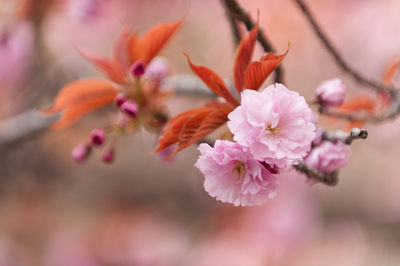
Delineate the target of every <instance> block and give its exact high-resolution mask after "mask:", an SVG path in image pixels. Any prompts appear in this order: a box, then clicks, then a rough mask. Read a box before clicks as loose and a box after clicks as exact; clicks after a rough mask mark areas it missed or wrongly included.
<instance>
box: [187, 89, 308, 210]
mask: <svg viewBox="0 0 400 266" xmlns="http://www.w3.org/2000/svg"><path fill="white" fill-rule="evenodd" d="M228 118H229V121H228V127H229V129H230V130H231V132H232V134H233V140H234V141H236V143H235V142H229V141H220V140H217V141H216V143H215V146H214V147H213V148H212V147H210V146H208V145H207V144H201V145H200V146H199V150H200V153H201V155H200V157H199V159H198V160H197V162H196V164H195V166H196V167H197V168H199V169H200V171H201V172H202V173H203V174H204V176H205V182H204V187H205V190H206V191H207V192H208V193H209V194H210V195H211V196H213V197H215V198H216V199H217V200H220V201H222V202H228V203H232V204H234V205H235V206H238V205H241V206H252V205H261V204H263V203H264V202H265V201H267V200H268V199H269V198H271V197H273V196H274V195H275V194H276V184H277V174H279V172H280V170H282V169H285V168H287V167H289V166H292V165H294V164H296V163H298V161H300V160H302V159H303V157H304V156H305V155H307V153H308V152H309V150H310V148H311V143H312V141H313V139H314V137H315V125H314V123H313V122H312V120H313V115H312V111H311V109H310V107H309V106H308V104H307V103H306V101H305V99H304V97H302V96H300V95H299V94H298V93H297V92H294V91H291V90H289V89H287V88H286V87H285V86H284V85H282V84H275V85H270V86H268V87H267V88H265V89H264V90H262V91H255V90H244V91H243V92H242V94H241V104H240V105H239V106H238V107H236V109H235V110H233V111H232V112H231V113H230V114H229V115H228Z"/></svg>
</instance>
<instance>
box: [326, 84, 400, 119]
mask: <svg viewBox="0 0 400 266" xmlns="http://www.w3.org/2000/svg"><path fill="white" fill-rule="evenodd" d="M399 92H400V91H396V92H395V93H394V94H393V96H392V99H391V102H390V104H389V106H388V107H387V109H386V110H385V111H384V112H383V113H379V114H376V115H369V114H367V113H351V114H347V113H342V112H338V111H335V110H332V109H326V108H320V109H319V113H320V114H322V115H326V116H332V117H336V118H340V119H345V120H349V121H364V122H369V123H380V122H384V121H387V120H390V119H394V118H396V117H397V116H398V115H399V114H400V93H399Z"/></svg>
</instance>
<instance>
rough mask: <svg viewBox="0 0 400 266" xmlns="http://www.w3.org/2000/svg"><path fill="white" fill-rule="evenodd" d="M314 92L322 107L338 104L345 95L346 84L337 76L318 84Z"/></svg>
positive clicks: (342, 100)
mask: <svg viewBox="0 0 400 266" xmlns="http://www.w3.org/2000/svg"><path fill="white" fill-rule="evenodd" d="M316 94H317V101H318V102H319V104H321V105H322V106H323V107H335V106H339V105H341V104H342V103H343V102H344V99H345V97H346V86H345V85H344V83H343V82H342V80H341V79H339V78H335V79H331V80H327V81H324V82H322V83H321V84H320V85H319V86H318V88H317V90H316Z"/></svg>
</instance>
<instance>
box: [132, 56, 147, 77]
mask: <svg viewBox="0 0 400 266" xmlns="http://www.w3.org/2000/svg"><path fill="white" fill-rule="evenodd" d="M145 71H146V66H145V64H144V62H143V61H142V60H138V61H136V62H135V63H133V65H132V66H131V73H132V75H133V76H134V77H140V76H143V74H144V72H145Z"/></svg>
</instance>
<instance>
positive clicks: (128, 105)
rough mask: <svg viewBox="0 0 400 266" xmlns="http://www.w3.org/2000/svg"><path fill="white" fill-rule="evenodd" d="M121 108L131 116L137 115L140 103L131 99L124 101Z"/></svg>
mask: <svg viewBox="0 0 400 266" xmlns="http://www.w3.org/2000/svg"><path fill="white" fill-rule="evenodd" d="M120 109H121V111H122V112H123V113H125V114H126V115H127V116H129V117H131V118H134V117H137V115H138V112H139V107H138V105H137V104H136V103H135V102H134V101H131V100H128V101H126V102H124V103H123V104H122V105H121V108H120Z"/></svg>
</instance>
